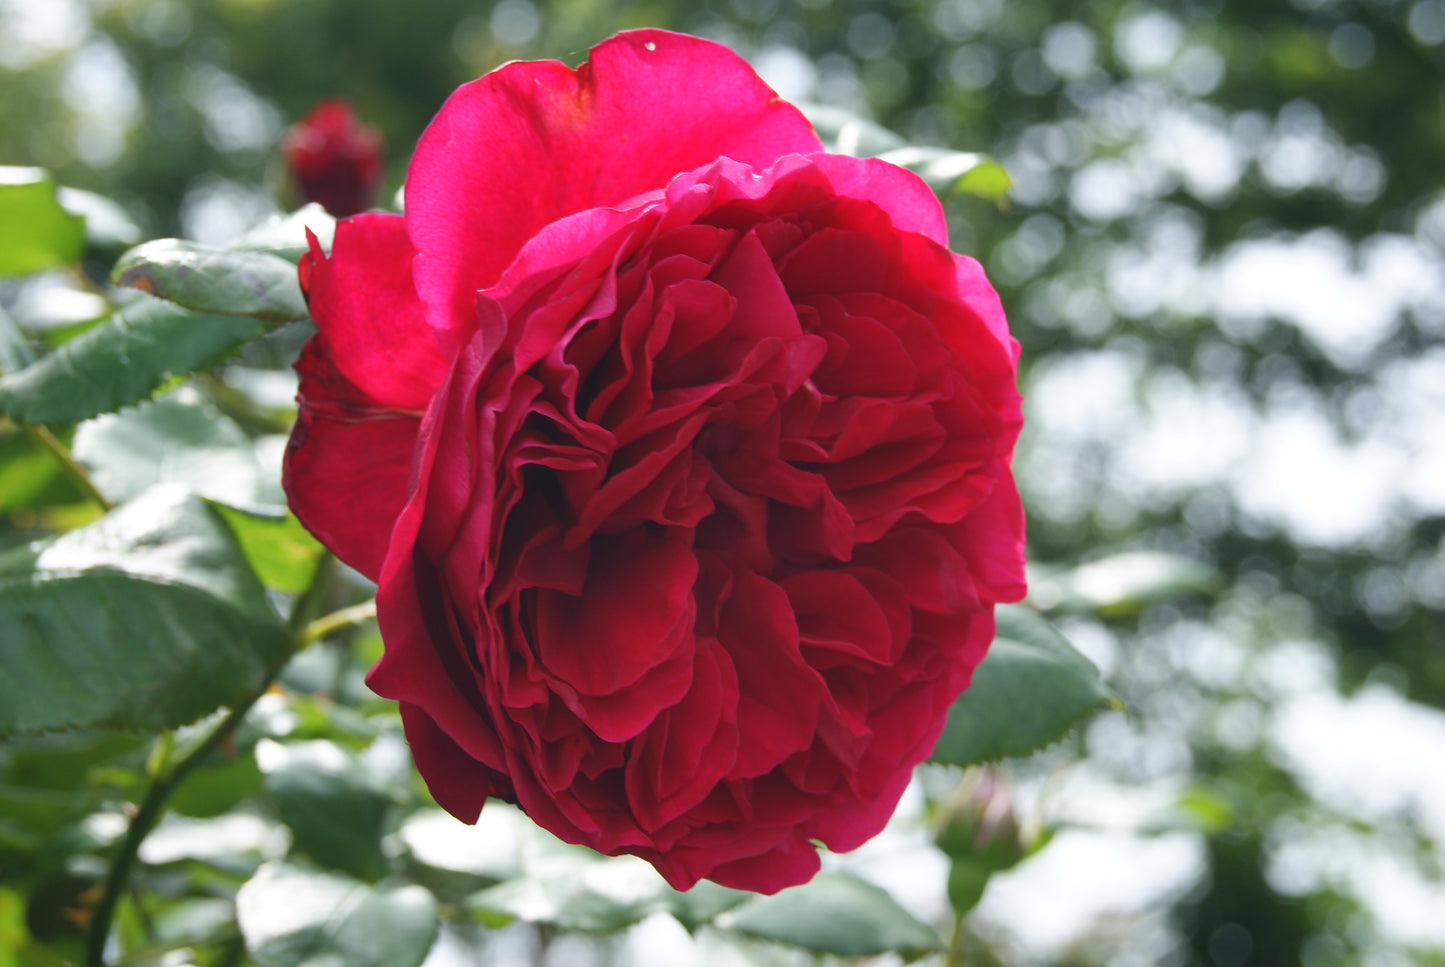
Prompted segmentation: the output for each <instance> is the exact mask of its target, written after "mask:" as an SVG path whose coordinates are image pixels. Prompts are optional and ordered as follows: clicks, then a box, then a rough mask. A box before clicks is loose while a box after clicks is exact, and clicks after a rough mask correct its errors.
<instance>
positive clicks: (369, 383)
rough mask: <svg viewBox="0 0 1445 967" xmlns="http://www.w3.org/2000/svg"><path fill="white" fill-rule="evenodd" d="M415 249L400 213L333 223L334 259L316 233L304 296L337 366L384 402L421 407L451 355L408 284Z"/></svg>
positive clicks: (307, 267) (397, 406) (433, 390)
mask: <svg viewBox="0 0 1445 967" xmlns="http://www.w3.org/2000/svg"><path fill="white" fill-rule="evenodd" d="M414 254H415V252H414V250H413V249H412V247H411V242H410V241H409V240H408V239H407V237H406V224H405V223H404V222H403V221H402V218H401V216H400V215H387V214H381V213H375V214H366V215H357V216H356V217H355V218H347V219H343V220H342V221H340V222H337V223H336V239H335V241H334V242H333V243H332V246H331V257H330V258H326V257H325V256H323V255H322V253H321V249H320V246H319V245H318V244H317V242H316V239H315V238H314V237H313V238H312V239H311V253H310V254H309V255H308V256H307V264H306V266H305V267H304V268H303V270H302V271H303V272H304V273H305V276H306V281H307V291H306V300H307V303H308V304H309V305H310V307H311V315H312V318H314V319H315V320H316V328H317V329H318V330H320V332H321V338H322V339H323V340H324V341H325V343H326V347H327V351H328V355H329V356H330V357H331V361H332V363H333V364H335V366H336V368H337V369H338V370H340V371H341V372H342V374H343V375H345V376H346V378H347V379H348V380H349V381H350V382H351V383H352V384H353V385H355V386H356V387H357V388H358V389H360V390H361V391H362V392H363V393H365V394H366V395H367V396H368V397H369V398H370V399H371V400H373V401H375V402H376V403H379V404H381V405H382V406H390V407H396V408H398V409H403V410H414V411H416V412H420V411H421V410H424V409H426V405H427V403H428V402H430V401H431V398H432V396H434V395H435V394H436V391H437V387H438V386H440V385H441V382H442V377H443V376H445V375H446V369H447V360H446V358H445V357H444V356H443V355H442V352H441V349H440V348H439V347H438V345H437V342H436V339H435V338H434V337H433V335H432V332H431V330H430V329H428V328H427V325H426V320H425V318H424V317H423V314H422V306H421V302H420V301H418V300H417V297H416V290H415V289H414V288H413V287H412V283H411V260H412V256H413V255H414Z"/></svg>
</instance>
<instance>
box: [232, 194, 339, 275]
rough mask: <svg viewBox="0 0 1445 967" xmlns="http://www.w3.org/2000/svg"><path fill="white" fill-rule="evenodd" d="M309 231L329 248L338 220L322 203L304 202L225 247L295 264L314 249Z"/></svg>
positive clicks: (233, 250)
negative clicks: (271, 256) (307, 238)
mask: <svg viewBox="0 0 1445 967" xmlns="http://www.w3.org/2000/svg"><path fill="white" fill-rule="evenodd" d="M308 230H309V231H310V232H311V233H312V234H313V235H315V236H316V237H317V239H319V240H320V242H321V247H322V248H323V249H326V250H328V251H329V250H330V248H331V239H332V237H333V236H334V235H335V234H336V219H335V218H332V217H331V215H330V214H328V213H327V211H326V209H324V208H322V207H321V206H320V205H316V204H311V205H302V206H301V207H300V208H298V209H296V210H295V211H294V212H288V213H287V214H285V215H272V216H271V217H270V218H268V219H266V220H265V221H263V222H261V223H260V224H259V225H257V226H256V227H255V228H252V229H249V230H247V231H246V232H244V233H243V234H241V235H238V236H237V237H236V238H234V239H232V240H231V241H229V242H227V243H226V244H225V246H223V247H224V248H225V249H226V250H227V251H230V252H267V253H270V254H271V255H277V256H280V257H281V258H283V259H285V260H286V261H288V262H293V263H294V262H296V261H297V260H298V259H300V258H301V256H303V255H305V254H306V253H307V252H308V251H310V249H311V246H310V243H308V242H307V240H306V232H307V231H308Z"/></svg>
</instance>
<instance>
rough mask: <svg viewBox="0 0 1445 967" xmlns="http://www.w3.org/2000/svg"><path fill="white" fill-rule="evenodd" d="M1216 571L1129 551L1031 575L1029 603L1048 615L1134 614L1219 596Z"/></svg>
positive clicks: (1182, 559) (1180, 558)
mask: <svg viewBox="0 0 1445 967" xmlns="http://www.w3.org/2000/svg"><path fill="white" fill-rule="evenodd" d="M1222 584H1223V576H1222V575H1221V574H1220V573H1219V571H1218V570H1217V569H1216V568H1213V567H1211V566H1210V565H1208V564H1205V563H1203V562H1201V561H1196V560H1194V559H1193V558H1189V557H1184V556H1183V555H1180V554H1166V553H1164V552H1162V551H1126V552H1125V553H1122V554H1114V555H1111V556H1109V557H1105V558H1100V559H1099V560H1097V561H1090V562H1089V563H1087V564H1081V565H1079V566H1078V567H1075V568H1072V569H1069V570H1064V571H1046V572H1044V573H1042V574H1039V575H1037V576H1033V575H1031V577H1030V581H1029V585H1030V590H1029V600H1030V602H1032V603H1033V604H1034V605H1036V606H1037V607H1038V608H1040V609H1042V610H1045V611H1061V612H1079V611H1089V612H1097V613H1101V614H1109V615H1120V614H1134V613H1136V612H1138V611H1139V610H1141V609H1142V608H1144V607H1145V606H1146V605H1149V604H1153V603H1154V602H1156V601H1168V600H1171V599H1174V598H1181V597H1188V596H1190V595H1208V594H1213V593H1214V592H1216V591H1218V590H1219V588H1220V587H1221V585H1222Z"/></svg>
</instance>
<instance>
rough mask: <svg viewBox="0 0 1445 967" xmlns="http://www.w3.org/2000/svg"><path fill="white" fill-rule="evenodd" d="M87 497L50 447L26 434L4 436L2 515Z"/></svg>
mask: <svg viewBox="0 0 1445 967" xmlns="http://www.w3.org/2000/svg"><path fill="white" fill-rule="evenodd" d="M85 499H86V497H85V494H84V493H82V492H81V490H80V489H79V488H78V487H77V486H76V485H75V483H74V481H72V480H71V479H70V478H69V477H67V476H66V475H65V473H64V472H63V471H62V470H61V469H60V464H59V463H58V462H57V461H56V459H55V456H54V454H52V453H51V452H50V451H49V450H46V449H45V448H44V447H43V446H41V445H40V444H38V443H36V442H35V441H34V440H33V439H31V438H30V437H29V436H27V435H26V434H23V433H15V434H12V435H11V436H7V437H4V438H0V514H6V513H11V512H13V511H16V510H20V509H22V508H29V509H35V508H39V507H54V506H56V505H58V504H60V505H63V504H68V503H74V502H75V501H79V500H85Z"/></svg>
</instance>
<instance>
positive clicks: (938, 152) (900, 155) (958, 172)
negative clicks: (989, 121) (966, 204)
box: [878, 145, 1008, 198]
mask: <svg viewBox="0 0 1445 967" xmlns="http://www.w3.org/2000/svg"><path fill="white" fill-rule="evenodd" d="M878 159H879V160H880V161H887V162H888V163H890V164H895V165H898V166H899V167H901V168H907V169H908V170H910V171H912V172H915V173H916V174H917V175H918V176H919V177H920V178H922V179H923V180H924V181H926V182H928V186H929V187H930V188H932V189H933V190H934V191H936V192H939V193H940V194H942V193H946V192H950V191H953V190H954V189H955V188H959V186H961V185H963V184H964V179H968V180H969V181H968V183H969V184H970V185H974V186H983V185H987V184H989V183H990V181H991V179H990V178H989V177H987V176H985V175H981V174H977V172H978V171H979V169H980V168H988V169H996V170H997V172H1003V169H1002V168H1001V167H999V165H998V163H997V162H995V161H991V160H989V159H988V158H987V157H985V156H984V155H981V154H976V153H974V152H971V151H950V150H948V149H947V148H930V147H924V146H920V145H909V146H907V147H904V148H894V149H893V150H892V151H886V152H884V153H883V154H880V155H879V156H878ZM1007 188H1008V175H1007V174H1004V176H1003V187H1002V188H1000V189H999V191H998V192H997V195H994V194H990V195H988V196H987V197H991V198H992V197H997V196H998V195H1002V194H1003V192H1004V190H1006V189H1007ZM959 190H971V189H963V188H959ZM973 193H974V194H980V193H981V192H979V191H977V190H973Z"/></svg>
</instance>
